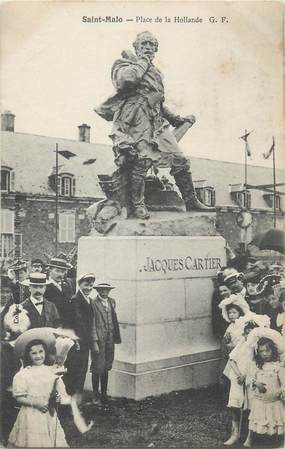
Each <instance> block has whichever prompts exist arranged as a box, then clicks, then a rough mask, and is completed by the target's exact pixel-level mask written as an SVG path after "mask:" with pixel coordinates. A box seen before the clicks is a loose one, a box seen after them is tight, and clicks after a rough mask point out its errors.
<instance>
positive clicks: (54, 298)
mask: <svg viewBox="0 0 285 449" xmlns="http://www.w3.org/2000/svg"><path fill="white" fill-rule="evenodd" d="M73 294H74V291H73V289H72V286H71V284H70V283H69V281H64V283H63V285H62V291H60V290H59V289H58V288H57V287H56V286H55V285H54V284H52V283H51V284H48V285H47V288H46V291H45V293H44V297H45V298H46V299H47V300H48V301H50V302H52V303H53V304H54V305H55V306H56V308H57V310H58V313H59V317H60V321H61V324H62V326H63V327H66V328H72V321H73V318H72V303H71V297H72V296H73Z"/></svg>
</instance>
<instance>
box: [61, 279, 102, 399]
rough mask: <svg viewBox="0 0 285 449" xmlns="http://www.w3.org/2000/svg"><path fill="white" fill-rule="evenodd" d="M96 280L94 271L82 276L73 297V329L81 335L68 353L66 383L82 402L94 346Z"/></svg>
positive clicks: (71, 392)
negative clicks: (93, 302)
mask: <svg viewBox="0 0 285 449" xmlns="http://www.w3.org/2000/svg"><path fill="white" fill-rule="evenodd" d="M94 282H95V275H94V274H93V273H87V274H84V275H82V276H80V277H79V279H78V290H77V293H76V294H75V295H74V296H73V297H72V298H71V303H72V310H73V326H72V329H73V330H74V332H75V334H76V335H77V337H79V342H78V343H79V347H78V346H77V347H76V346H75V345H74V346H73V347H72V348H71V350H70V352H69V354H68V359H67V361H66V367H67V374H66V375H65V385H66V386H67V391H68V392H69V393H70V394H74V393H77V395H78V402H82V392H83V387H84V383H85V378H86V373H87V369H88V360H89V353H90V349H91V347H92V340H91V333H92V325H93V309H92V307H91V297H90V294H91V293H92V291H93V285H94Z"/></svg>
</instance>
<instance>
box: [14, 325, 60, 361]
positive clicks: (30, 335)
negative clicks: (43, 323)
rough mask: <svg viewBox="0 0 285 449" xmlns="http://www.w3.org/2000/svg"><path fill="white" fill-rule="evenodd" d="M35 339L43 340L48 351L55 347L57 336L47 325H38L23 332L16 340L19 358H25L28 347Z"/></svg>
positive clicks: (16, 351) (16, 350) (16, 352)
mask: <svg viewBox="0 0 285 449" xmlns="http://www.w3.org/2000/svg"><path fill="white" fill-rule="evenodd" d="M33 340H40V341H42V342H43V343H44V344H45V345H46V347H47V349H48V351H53V350H54V348H55V341H56V340H55V336H54V334H53V333H52V331H51V330H50V329H47V328H45V327H36V328H34V329H29V330H27V331H25V332H23V333H22V334H21V335H20V336H19V337H18V338H17V340H16V341H15V354H16V356H17V357H19V358H23V356H24V354H25V350H26V347H27V345H28V344H29V343H31V342H32V341H33Z"/></svg>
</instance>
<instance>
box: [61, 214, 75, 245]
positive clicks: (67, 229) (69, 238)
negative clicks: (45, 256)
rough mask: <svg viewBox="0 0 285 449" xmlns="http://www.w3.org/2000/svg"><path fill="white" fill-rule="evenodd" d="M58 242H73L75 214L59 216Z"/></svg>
mask: <svg viewBox="0 0 285 449" xmlns="http://www.w3.org/2000/svg"><path fill="white" fill-rule="evenodd" d="M58 224H59V239H58V240H59V242H61V243H64V242H74V241H75V214H72V213H66V212H64V213H60V214H59V221H58Z"/></svg>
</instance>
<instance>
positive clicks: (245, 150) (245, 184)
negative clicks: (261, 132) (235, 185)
mask: <svg viewBox="0 0 285 449" xmlns="http://www.w3.org/2000/svg"><path fill="white" fill-rule="evenodd" d="M246 133H247V130H245V132H244V135H245V136H246ZM244 187H245V189H246V188H247V145H246V140H245V147H244Z"/></svg>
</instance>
